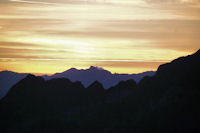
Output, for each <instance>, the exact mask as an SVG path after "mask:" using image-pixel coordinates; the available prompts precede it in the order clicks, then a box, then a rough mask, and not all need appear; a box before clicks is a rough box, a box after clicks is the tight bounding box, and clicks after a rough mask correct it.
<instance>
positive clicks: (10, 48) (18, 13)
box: [0, 0, 200, 75]
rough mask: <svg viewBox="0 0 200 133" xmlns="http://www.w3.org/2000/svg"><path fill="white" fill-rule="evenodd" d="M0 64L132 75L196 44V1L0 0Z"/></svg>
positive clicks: (24, 69) (199, 18)
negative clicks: (91, 68) (89, 69)
mask: <svg viewBox="0 0 200 133" xmlns="http://www.w3.org/2000/svg"><path fill="white" fill-rule="evenodd" d="M0 8H1V9H2V10H0V71H3V70H8V71H14V72H18V73H32V74H36V75H44V74H45V75H52V74H54V73H60V72H63V71H66V70H68V69H70V68H76V69H87V68H89V67H90V66H98V67H101V68H103V69H105V70H108V71H110V72H111V73H119V74H122V73H126V74H137V73H142V72H146V71H156V70H157V68H158V66H159V65H161V64H164V63H166V62H170V61H172V60H174V59H176V58H178V57H181V56H187V55H190V54H192V53H194V52H196V51H197V50H198V49H199V44H200V39H199V34H200V31H199V29H200V15H199V12H200V2H199V1H198V0H174V1H173V0H166V1H162V0H157V1H152V0H135V1H132V0H125V1H124V0H67V1H64V0H0Z"/></svg>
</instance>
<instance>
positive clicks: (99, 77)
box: [0, 66, 155, 99]
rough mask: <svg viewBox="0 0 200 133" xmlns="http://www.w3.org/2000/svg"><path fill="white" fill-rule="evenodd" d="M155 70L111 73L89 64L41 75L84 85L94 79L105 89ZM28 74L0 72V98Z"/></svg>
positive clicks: (149, 74)
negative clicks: (134, 72)
mask: <svg viewBox="0 0 200 133" xmlns="http://www.w3.org/2000/svg"><path fill="white" fill-rule="evenodd" d="M154 74H155V72H153V71H149V72H143V73H139V74H112V73H111V72H109V71H107V70H104V69H102V68H99V67H93V66H91V67H90V68H89V69H81V70H78V69H76V68H71V69H69V70H67V71H64V72H62V73H56V74H54V75H52V76H42V77H43V78H44V79H46V80H49V79H53V78H68V79H70V80H71V81H73V82H75V81H80V82H81V83H82V84H83V85H84V86H85V87H88V86H89V85H90V84H92V83H93V82H95V81H99V82H100V83H102V85H103V87H104V88H105V89H108V88H109V87H111V86H114V85H116V84H118V83H119V82H120V81H126V80H129V79H133V80H135V81H136V82H139V81H140V80H141V79H142V78H143V77H144V76H153V75H154ZM27 75H28V74H26V73H16V72H12V71H1V72H0V99H2V98H3V97H4V96H5V95H6V94H7V93H8V91H9V89H10V88H11V87H12V86H13V85H14V84H16V83H17V82H18V81H20V80H21V79H23V78H25V77H26V76H27Z"/></svg>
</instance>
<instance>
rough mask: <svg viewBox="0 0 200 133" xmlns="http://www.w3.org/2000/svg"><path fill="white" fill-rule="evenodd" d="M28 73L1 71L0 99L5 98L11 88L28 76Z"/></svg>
mask: <svg viewBox="0 0 200 133" xmlns="http://www.w3.org/2000/svg"><path fill="white" fill-rule="evenodd" d="M26 75H27V74H24V73H15V72H11V71H1V72H0V99H1V98H3V97H4V96H5V95H6V94H7V93H8V91H9V89H10V88H11V87H12V86H13V85H14V84H16V83H17V82H19V81H20V80H22V79H23V78H25V77H26Z"/></svg>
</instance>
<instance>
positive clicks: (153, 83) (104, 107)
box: [0, 50, 200, 133]
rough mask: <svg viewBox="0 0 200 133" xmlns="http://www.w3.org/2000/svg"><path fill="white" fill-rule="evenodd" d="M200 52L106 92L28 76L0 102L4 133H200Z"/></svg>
mask: <svg viewBox="0 0 200 133" xmlns="http://www.w3.org/2000/svg"><path fill="white" fill-rule="evenodd" d="M199 61H200V50H198V51H197V52H196V53H194V54H192V55H188V56H186V57H180V58H178V59H175V60H173V61H172V62H169V63H166V64H163V65H161V66H159V68H158V70H157V72H156V74H155V75H154V76H145V77H144V78H143V79H142V80H141V81H140V82H139V84H136V82H135V81H134V80H127V81H121V82H119V83H118V84H117V85H116V86H113V87H110V88H109V89H107V90H105V89H104V88H103V86H102V84H101V83H100V82H99V81H94V82H93V83H92V84H91V85H89V86H88V87H87V88H85V87H84V86H83V85H82V84H81V83H80V82H71V81H70V80H69V79H66V78H55V79H51V80H44V79H43V78H42V77H36V76H34V75H28V76H27V77H26V78H24V79H22V80H21V81H20V82H18V83H17V84H15V85H14V86H13V87H12V88H11V90H10V91H9V92H8V94H7V95H6V96H5V97H4V98H3V99H2V100H0V118H1V119H0V126H1V131H2V132H8V133H12V132H15V131H19V132H21V133H26V132H30V133H44V132H48V133H53V132H61V133H64V132H75V133H80V132H85V133H93V132H97V133H102V132H104V133H110V132H115V133H124V132H126V133H132V132H134V133H143V132H153V133H160V132H162V133H169V132H170V133H188V132H190V133H199V132H200V127H199V121H200V107H199V101H200V86H199V83H200V78H199V74H200V69H199V68H200V62H199Z"/></svg>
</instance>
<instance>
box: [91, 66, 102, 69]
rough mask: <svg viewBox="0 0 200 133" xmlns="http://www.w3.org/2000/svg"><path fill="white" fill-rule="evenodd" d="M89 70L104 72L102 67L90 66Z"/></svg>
mask: <svg viewBox="0 0 200 133" xmlns="http://www.w3.org/2000/svg"><path fill="white" fill-rule="evenodd" d="M89 70H104V69H103V68H101V67H95V66H90V68H89Z"/></svg>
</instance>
